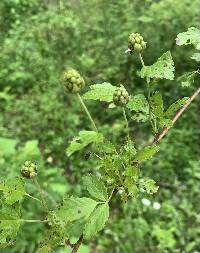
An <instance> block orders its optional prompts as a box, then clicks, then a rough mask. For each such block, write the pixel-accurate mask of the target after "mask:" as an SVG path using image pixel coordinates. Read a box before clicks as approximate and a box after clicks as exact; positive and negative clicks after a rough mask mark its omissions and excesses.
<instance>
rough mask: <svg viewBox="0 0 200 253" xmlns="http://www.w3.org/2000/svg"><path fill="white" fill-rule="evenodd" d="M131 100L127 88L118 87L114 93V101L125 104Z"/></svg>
mask: <svg viewBox="0 0 200 253" xmlns="http://www.w3.org/2000/svg"><path fill="white" fill-rule="evenodd" d="M128 102H129V95H128V92H127V91H126V90H125V88H117V89H116V90H115V92H114V93H113V103H114V104H115V105H117V106H125V105H126V104H127V103H128Z"/></svg>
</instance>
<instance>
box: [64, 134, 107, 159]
mask: <svg viewBox="0 0 200 253" xmlns="http://www.w3.org/2000/svg"><path fill="white" fill-rule="evenodd" d="M102 141H103V135H102V134H101V133H97V132H95V131H80V132H79V136H78V137H76V138H74V140H72V141H71V143H70V145H69V147H68V148H67V154H68V156H70V155H72V154H73V153H74V152H76V151H79V150H81V149H83V148H85V147H86V146H87V145H89V144H91V143H99V142H102Z"/></svg>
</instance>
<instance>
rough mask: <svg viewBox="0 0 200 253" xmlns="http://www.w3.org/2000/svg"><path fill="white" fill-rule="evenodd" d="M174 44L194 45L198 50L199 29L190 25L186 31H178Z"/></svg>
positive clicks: (199, 41)
mask: <svg viewBox="0 0 200 253" xmlns="http://www.w3.org/2000/svg"><path fill="white" fill-rule="evenodd" d="M176 44H177V45H178V46H182V45H191V44H192V45H194V46H195V48H196V49H198V50H200V30H199V29H197V28H196V27H190V28H188V30H187V31H186V32H182V33H179V34H178V35H177V38H176Z"/></svg>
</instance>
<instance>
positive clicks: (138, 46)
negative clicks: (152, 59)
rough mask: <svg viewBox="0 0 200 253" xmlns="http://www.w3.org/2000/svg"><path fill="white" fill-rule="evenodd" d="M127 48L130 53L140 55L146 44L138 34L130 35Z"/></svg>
mask: <svg viewBox="0 0 200 253" xmlns="http://www.w3.org/2000/svg"><path fill="white" fill-rule="evenodd" d="M128 48H129V49H130V50H131V51H130V52H137V53H140V52H141V51H142V50H144V49H145V48H146V42H144V39H143V37H142V36H141V35H140V34H139V33H131V34H130V36H129V40H128Z"/></svg>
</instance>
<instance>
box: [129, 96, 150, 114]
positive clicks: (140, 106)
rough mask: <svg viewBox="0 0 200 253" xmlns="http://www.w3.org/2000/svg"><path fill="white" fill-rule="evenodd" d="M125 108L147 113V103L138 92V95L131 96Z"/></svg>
mask: <svg viewBox="0 0 200 253" xmlns="http://www.w3.org/2000/svg"><path fill="white" fill-rule="evenodd" d="M127 108H128V109H129V110H131V111H135V112H144V113H148V111H149V104H148V101H147V99H146V98H145V96H144V95H143V94H138V95H135V96H133V97H131V99H130V101H129V103H128V104H127Z"/></svg>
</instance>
